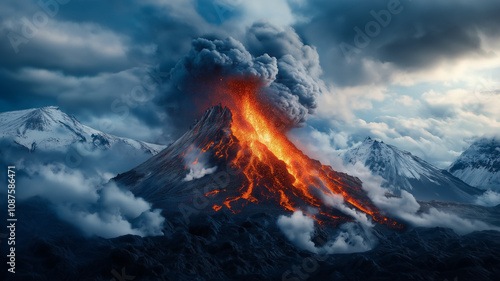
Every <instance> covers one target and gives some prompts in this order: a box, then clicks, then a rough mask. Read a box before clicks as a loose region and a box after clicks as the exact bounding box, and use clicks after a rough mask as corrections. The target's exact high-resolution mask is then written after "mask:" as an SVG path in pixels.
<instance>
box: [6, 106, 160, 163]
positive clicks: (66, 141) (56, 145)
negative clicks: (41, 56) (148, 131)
mask: <svg viewBox="0 0 500 281" xmlns="http://www.w3.org/2000/svg"><path fill="white" fill-rule="evenodd" d="M0 139H12V140H13V141H14V142H15V143H16V144H18V145H20V146H22V147H25V148H27V149H29V150H30V151H35V150H42V151H60V150H63V149H66V148H67V147H69V146H71V145H73V144H86V145H89V146H91V147H95V148H99V149H103V150H106V149H109V148H111V147H113V146H115V145H117V144H120V145H124V146H126V147H130V148H133V149H134V150H142V151H144V152H146V153H149V154H151V155H155V154H157V153H158V152H160V151H161V150H163V149H164V148H165V146H163V145H157V144H151V143H146V142H142V141H137V140H132V139H127V138H121V137H116V136H113V135H109V134H106V133H103V132H101V131H98V130H95V129H92V128H90V127H88V126H85V125H82V124H81V123H80V122H79V121H78V120H77V119H76V118H75V117H73V116H69V115H67V114H66V113H64V112H62V111H60V110H59V108H58V107H54V106H49V107H42V108H33V109H26V110H19V111H10V112H4V113H0Z"/></svg>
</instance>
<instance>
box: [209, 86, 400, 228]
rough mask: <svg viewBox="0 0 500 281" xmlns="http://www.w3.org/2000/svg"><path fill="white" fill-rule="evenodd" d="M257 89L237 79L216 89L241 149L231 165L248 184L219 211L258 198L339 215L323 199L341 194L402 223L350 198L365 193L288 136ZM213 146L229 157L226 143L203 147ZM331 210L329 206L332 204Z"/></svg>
mask: <svg viewBox="0 0 500 281" xmlns="http://www.w3.org/2000/svg"><path fill="white" fill-rule="evenodd" d="M259 89H260V84H259V81H257V80H255V79H242V78H239V79H230V80H229V81H227V82H225V83H223V84H222V86H221V87H219V89H218V90H217V94H216V96H217V98H218V99H219V101H220V102H222V105H225V106H227V107H228V108H229V109H230V110H231V113H232V123H231V132H232V134H233V136H234V137H235V138H236V139H237V141H238V145H239V146H240V147H241V148H240V149H239V150H238V152H237V155H236V157H234V158H233V159H232V160H231V165H232V166H233V167H235V168H238V169H240V171H241V172H242V175H243V177H244V184H243V185H242V186H241V187H240V188H239V195H238V196H232V197H228V198H226V199H225V200H224V202H223V203H222V204H221V205H214V206H213V207H212V208H213V209H214V210H215V211H219V210H220V209H221V208H223V207H227V208H229V209H231V210H232V209H233V205H235V204H237V205H244V204H246V203H245V202H247V203H248V202H254V203H258V202H259V200H260V199H259V198H268V199H269V198H273V199H275V200H276V201H278V203H279V204H280V205H281V206H282V207H283V208H285V209H287V210H290V211H294V210H296V209H297V208H298V207H304V205H309V206H311V207H314V208H316V209H318V210H319V213H320V214H321V215H322V216H326V217H329V218H331V219H336V218H337V217H336V216H334V215H331V214H329V212H328V207H327V206H326V204H325V200H328V198H332V197H333V196H339V195H340V196H342V197H343V200H344V201H345V202H347V203H346V204H347V205H349V204H350V206H351V207H354V208H355V209H358V210H359V211H361V212H364V213H366V214H368V215H369V216H371V217H372V218H373V219H374V220H375V221H377V222H379V223H383V224H387V225H392V226H396V227H398V224H397V223H396V222H395V221H393V220H391V219H389V218H386V217H384V216H383V215H381V214H380V212H379V210H378V209H377V208H376V207H375V206H374V205H373V204H372V203H371V202H370V201H369V199H367V198H364V199H359V198H358V199H355V198H354V197H353V196H351V194H360V193H362V191H361V190H359V188H356V187H352V185H350V184H348V183H345V182H342V178H341V177H340V176H339V174H338V173H337V172H335V171H334V170H333V169H332V168H331V167H330V166H325V165H321V163H320V162H319V161H316V160H313V159H311V158H309V157H308V156H306V155H305V154H304V153H303V152H302V151H301V150H299V149H298V148H297V147H296V146H295V145H294V144H293V143H292V142H291V141H290V140H288V138H287V136H286V134H285V132H283V130H280V129H279V128H277V126H276V122H275V120H276V117H275V115H273V110H272V108H270V107H269V106H268V103H267V102H266V101H265V100H263V98H262V97H261V96H259ZM210 148H211V149H214V151H215V155H217V156H219V157H220V156H223V155H224V156H225V157H227V150H228V148H227V146H226V147H221V146H220V145H214V144H212V143H210V144H207V145H206V146H205V147H204V148H203V150H204V151H206V150H208V149H210ZM329 208H330V210H331V206H330V207H329ZM319 222H320V221H319ZM320 223H321V222H320Z"/></svg>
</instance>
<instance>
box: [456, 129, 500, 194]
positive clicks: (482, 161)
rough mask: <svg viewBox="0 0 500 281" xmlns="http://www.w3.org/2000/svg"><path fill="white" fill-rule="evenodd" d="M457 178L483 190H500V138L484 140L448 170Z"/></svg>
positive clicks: (464, 153) (473, 146)
mask: <svg viewBox="0 0 500 281" xmlns="http://www.w3.org/2000/svg"><path fill="white" fill-rule="evenodd" d="M448 171H449V172H450V173H452V174H453V175H454V176H456V177H457V178H459V179H461V180H463V181H464V182H466V183H468V184H470V185H472V186H475V187H478V188H481V189H491V190H496V191H499V190H500V138H498V137H495V138H482V139H480V140H478V141H476V142H474V143H473V144H472V145H471V146H470V147H469V148H468V149H467V150H465V151H464V152H463V153H462V155H460V157H458V159H457V160H456V161H455V162H453V164H451V166H450V168H449V169H448Z"/></svg>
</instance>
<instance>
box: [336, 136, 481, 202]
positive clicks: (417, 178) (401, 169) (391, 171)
mask: <svg viewBox="0 0 500 281" xmlns="http://www.w3.org/2000/svg"><path fill="white" fill-rule="evenodd" d="M342 158H343V161H344V163H345V164H346V165H355V164H357V163H361V164H362V165H364V166H366V167H367V168H369V169H370V171H371V172H372V173H373V174H376V175H379V176H381V177H382V178H383V179H384V180H385V181H386V183H385V184H384V186H385V187H387V188H389V189H390V191H391V192H393V193H395V194H399V193H400V192H401V190H406V191H409V192H410V193H412V194H413V195H414V196H415V197H416V198H417V199H419V200H424V201H428V200H441V201H458V202H470V201H471V200H472V199H473V195H477V194H479V193H480V191H479V190H477V189H475V188H473V187H471V186H469V185H467V184H466V183H464V182H462V181H460V180H459V179H457V178H455V177H454V176H452V175H451V174H449V173H448V172H446V171H443V170H441V169H439V168H437V167H434V166H433V165H431V164H429V163H427V162H426V161H424V160H422V159H420V158H419V157H417V156H414V155H412V154H411V153H410V152H407V151H403V150H401V149H399V148H397V147H395V146H393V145H390V144H386V143H384V142H383V141H379V140H376V139H372V138H370V137H367V138H366V139H365V140H364V141H363V142H362V143H361V144H360V145H358V146H356V147H353V148H351V149H349V150H348V151H346V152H344V153H343V155H342Z"/></svg>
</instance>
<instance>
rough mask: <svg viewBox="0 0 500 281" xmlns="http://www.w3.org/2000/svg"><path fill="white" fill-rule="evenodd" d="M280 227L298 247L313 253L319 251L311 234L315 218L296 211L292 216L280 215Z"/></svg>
mask: <svg viewBox="0 0 500 281" xmlns="http://www.w3.org/2000/svg"><path fill="white" fill-rule="evenodd" d="M277 224H278V227H279V228H280V229H281V231H282V232H283V233H284V234H285V236H286V238H288V240H290V242H292V243H293V244H294V245H295V246H296V247H298V248H300V249H303V250H307V251H310V252H313V253H316V252H317V249H316V246H315V245H314V242H312V241H311V235H312V233H313V232H314V220H313V219H312V218H310V217H308V216H306V215H304V214H303V213H302V211H295V212H294V213H293V214H292V215H291V216H290V217H287V216H283V215H282V216H280V217H279V218H278V222H277Z"/></svg>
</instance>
